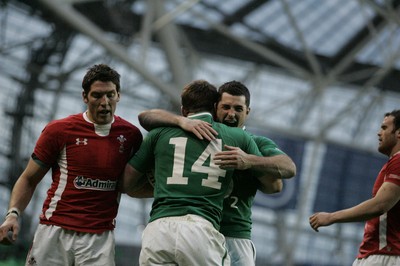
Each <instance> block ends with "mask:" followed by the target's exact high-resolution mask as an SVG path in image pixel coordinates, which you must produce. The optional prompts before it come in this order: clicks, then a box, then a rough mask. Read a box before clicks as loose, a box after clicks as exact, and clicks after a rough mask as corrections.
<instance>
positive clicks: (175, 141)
mask: <svg viewBox="0 0 400 266" xmlns="http://www.w3.org/2000/svg"><path fill="white" fill-rule="evenodd" d="M169 143H170V144H172V145H174V146H175V151H174V165H173V167H172V176H171V177H168V178H167V184H169V185H171V184H175V185H187V184H188V177H184V176H183V170H184V163H187V162H186V160H185V151H186V144H187V138H184V137H179V138H171V139H170V141H169ZM221 150H222V140H220V139H215V140H213V141H210V143H209V144H208V146H207V147H206V149H205V150H204V151H203V153H202V154H201V155H200V156H199V158H197V160H196V161H195V162H194V163H193V165H192V168H191V171H192V172H196V173H204V174H207V178H206V179H203V180H202V183H201V185H202V186H205V187H210V188H215V189H221V182H219V181H218V179H219V177H225V175H226V170H224V169H221V168H219V167H218V166H217V165H215V164H214V162H213V157H214V154H215V153H216V152H219V151H221ZM208 158H210V160H209V161H210V165H209V166H205V165H204V162H205V161H206V160H207V159H208ZM182 161H183V163H182Z"/></svg>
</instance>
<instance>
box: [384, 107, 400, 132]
mask: <svg viewBox="0 0 400 266" xmlns="http://www.w3.org/2000/svg"><path fill="white" fill-rule="evenodd" d="M387 116H393V117H394V119H393V125H394V129H393V132H395V131H396V130H398V129H399V128H400V110H393V111H391V112H388V113H386V114H385V117H387Z"/></svg>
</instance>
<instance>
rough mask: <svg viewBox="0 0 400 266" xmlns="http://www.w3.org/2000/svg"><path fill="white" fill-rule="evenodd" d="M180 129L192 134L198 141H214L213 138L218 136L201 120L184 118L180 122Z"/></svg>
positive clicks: (209, 125)
mask: <svg viewBox="0 0 400 266" xmlns="http://www.w3.org/2000/svg"><path fill="white" fill-rule="evenodd" d="M180 127H181V128H182V129H183V130H185V131H188V132H192V133H193V134H195V135H196V137H198V138H199V139H206V140H208V141H211V140H213V139H215V136H217V135H218V132H217V131H215V129H213V128H212V125H211V124H210V123H208V122H205V121H202V120H197V119H188V118H186V117H185V118H184V119H182V120H181V123H180Z"/></svg>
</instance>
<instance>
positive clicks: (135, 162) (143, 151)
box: [128, 128, 160, 173]
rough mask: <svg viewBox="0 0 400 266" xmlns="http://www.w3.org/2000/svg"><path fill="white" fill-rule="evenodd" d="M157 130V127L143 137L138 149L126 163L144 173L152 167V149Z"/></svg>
mask: <svg viewBox="0 0 400 266" xmlns="http://www.w3.org/2000/svg"><path fill="white" fill-rule="evenodd" d="M159 132H160V130H159V128H156V129H153V130H151V131H150V132H149V133H148V134H147V135H146V137H145V138H144V139H143V141H142V144H141V145H140V148H139V150H138V151H137V152H136V153H135V154H134V155H133V157H132V158H131V159H130V160H129V162H128V163H129V164H130V165H131V166H132V167H133V168H135V169H136V170H137V171H139V172H141V173H145V172H147V171H148V170H150V169H152V168H153V167H154V160H155V157H154V150H155V144H156V142H157V138H158V135H159Z"/></svg>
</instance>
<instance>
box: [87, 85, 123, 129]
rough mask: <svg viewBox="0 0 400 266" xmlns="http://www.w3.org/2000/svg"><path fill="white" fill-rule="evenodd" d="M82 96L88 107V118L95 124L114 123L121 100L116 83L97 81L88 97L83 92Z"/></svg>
mask: <svg viewBox="0 0 400 266" xmlns="http://www.w3.org/2000/svg"><path fill="white" fill-rule="evenodd" d="M82 96H83V101H84V102H85V103H86V104H87V106H88V112H87V116H88V117H89V119H90V120H91V121H92V122H93V123H95V124H99V125H104V124H108V123H110V122H111V121H112V119H113V117H114V112H115V109H116V107H117V102H119V98H120V95H119V92H117V87H116V85H115V84H114V83H112V82H111V81H108V82H102V81H95V82H94V83H93V84H92V86H91V87H90V91H89V93H88V95H86V94H85V93H84V92H83V94H82Z"/></svg>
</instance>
